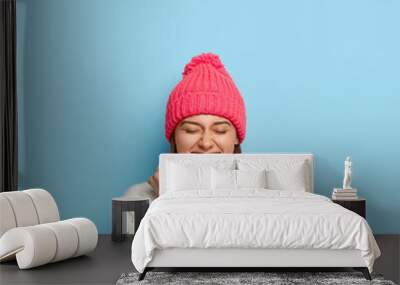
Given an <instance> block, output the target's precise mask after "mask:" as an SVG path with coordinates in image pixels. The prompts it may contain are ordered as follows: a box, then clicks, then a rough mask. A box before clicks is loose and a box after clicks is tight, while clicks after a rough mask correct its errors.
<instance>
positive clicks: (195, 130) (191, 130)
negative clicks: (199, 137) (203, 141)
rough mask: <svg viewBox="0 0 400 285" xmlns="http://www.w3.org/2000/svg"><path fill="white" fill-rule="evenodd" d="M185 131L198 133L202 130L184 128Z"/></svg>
mask: <svg viewBox="0 0 400 285" xmlns="http://www.w3.org/2000/svg"><path fill="white" fill-rule="evenodd" d="M184 131H185V132H186V133H188V134H194V133H197V132H198V131H200V130H198V129H184Z"/></svg>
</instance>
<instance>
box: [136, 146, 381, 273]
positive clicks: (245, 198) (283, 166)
mask: <svg viewBox="0 0 400 285" xmlns="http://www.w3.org/2000/svg"><path fill="white" fill-rule="evenodd" d="M159 169H160V196H159V197H158V198H157V199H155V200H154V201H153V202H152V203H151V205H150V207H149V209H148V211H147V213H146V215H145V216H144V218H143V220H142V222H141V223H140V225H139V228H138V229H137V232H136V234H135V236H134V239H133V242H132V251H131V257H132V262H133V265H134V266H135V268H136V269H137V270H138V272H140V273H141V274H140V276H139V280H142V279H143V278H144V277H145V274H146V272H147V271H149V270H152V269H154V268H173V267H178V268H183V267H186V268H187V267H195V268H199V267H203V268H204V267H207V268H210V267H212V268H214V267H215V268H217V267H224V268H226V267H229V268H236V269H238V270H240V271H245V270H246V268H254V267H256V268H267V267H268V268H270V267H301V268H304V267H318V268H321V267H352V268H354V269H357V270H360V271H362V272H363V274H364V276H365V278H366V279H369V280H370V279H371V277H370V272H372V269H373V264H374V261H375V259H376V258H378V257H379V256H380V250H379V247H378V246H377V244H376V241H375V239H374V236H373V234H372V231H371V229H370V227H369V225H368V223H367V221H366V220H365V219H364V218H362V217H361V216H359V215H357V214H355V213H353V212H351V211H349V210H347V209H345V208H343V207H341V206H340V205H338V204H335V203H333V202H332V201H331V200H330V199H329V198H327V197H324V196H322V195H318V194H314V179H313V169H314V161H313V155H312V154H265V153H249V154H202V155H198V154H161V155H160V159H159Z"/></svg>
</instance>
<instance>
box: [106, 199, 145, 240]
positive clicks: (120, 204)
mask: <svg viewBox="0 0 400 285" xmlns="http://www.w3.org/2000/svg"><path fill="white" fill-rule="evenodd" d="M149 204H150V202H149V199H148V198H144V197H116V198H113V199H112V234H111V239H112V241H123V240H124V239H125V237H126V234H123V233H122V215H123V214H124V212H126V211H134V212H135V232H136V231H137V229H138V227H139V224H140V221H141V220H142V218H143V217H144V215H145V214H146V211H147V209H148V208H149Z"/></svg>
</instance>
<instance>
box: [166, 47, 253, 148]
mask: <svg viewBox="0 0 400 285" xmlns="http://www.w3.org/2000/svg"><path fill="white" fill-rule="evenodd" d="M182 75H183V78H182V80H181V81H180V82H179V83H178V84H177V85H176V86H175V88H174V89H173V90H172V92H171V94H170V95H169V98H168V102H167V112H166V115H165V135H166V138H167V140H168V141H169V142H171V135H172V133H173V131H174V130H175V128H176V126H177V125H178V123H179V122H180V121H181V120H182V119H184V118H186V117H190V116H193V115H200V114H210V115H216V116H221V117H224V118H226V119H228V120H229V121H230V122H231V123H232V124H233V125H234V126H235V128H236V133H237V135H238V139H239V143H242V141H243V140H244V137H245V134H246V111H245V104H244V101H243V98H242V96H241V95H240V92H239V90H238V89H237V87H236V85H235V83H234V82H233V80H232V78H231V76H230V75H229V73H228V72H227V71H226V69H225V67H224V65H223V64H222V62H221V60H220V59H219V57H218V55H216V54H213V53H203V54H200V55H198V56H195V57H193V58H192V59H191V61H190V62H189V63H188V64H186V66H185V69H184V71H183V73H182Z"/></svg>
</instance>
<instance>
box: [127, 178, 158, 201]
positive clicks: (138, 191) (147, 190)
mask: <svg viewBox="0 0 400 285" xmlns="http://www.w3.org/2000/svg"><path fill="white" fill-rule="evenodd" d="M123 197H133V198H137V197H140V198H143V197H145V198H148V199H149V200H150V203H151V202H153V200H154V199H155V198H157V197H156V193H155V192H154V190H153V187H151V185H150V184H149V183H148V182H142V183H137V184H134V185H132V186H131V187H129V189H128V190H127V191H126V192H125V194H124V195H123Z"/></svg>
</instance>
